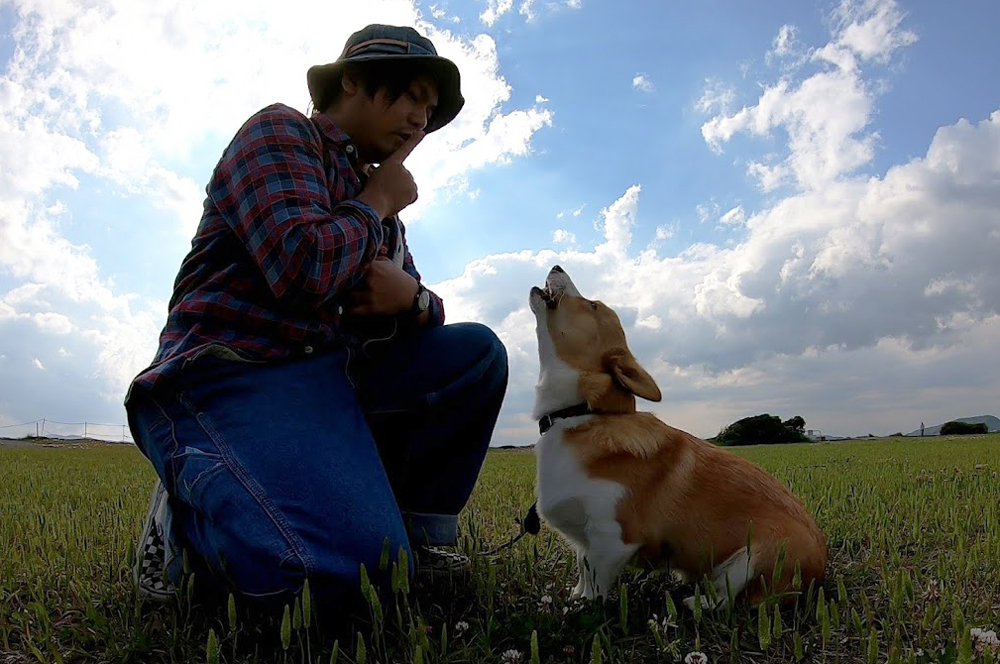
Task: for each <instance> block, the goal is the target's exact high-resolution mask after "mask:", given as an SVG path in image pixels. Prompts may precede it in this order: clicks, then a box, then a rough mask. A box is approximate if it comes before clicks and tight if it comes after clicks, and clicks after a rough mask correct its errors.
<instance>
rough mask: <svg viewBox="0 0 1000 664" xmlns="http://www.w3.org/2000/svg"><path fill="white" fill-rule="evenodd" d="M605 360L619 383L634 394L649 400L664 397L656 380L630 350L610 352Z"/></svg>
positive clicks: (657, 399)
mask: <svg viewBox="0 0 1000 664" xmlns="http://www.w3.org/2000/svg"><path fill="white" fill-rule="evenodd" d="M605 361H606V363H607V364H608V365H609V366H608V368H609V369H610V371H611V374H612V375H613V376H614V377H615V380H616V381H617V382H618V384H619V385H621V386H622V387H624V388H625V389H626V390H628V391H629V392H631V393H632V394H634V395H636V396H637V397H642V398H643V399H648V400H649V401H659V400H660V399H662V398H663V397H662V395H661V394H660V388H659V387H657V385H656V381H655V380H653V377H652V376H650V375H649V374H648V373H647V372H646V370H645V369H643V368H642V367H641V366H639V363H638V362H636V359H635V358H634V357H633V356H632V353H630V352H629V351H628V350H624V349H623V350H618V351H615V352H613V353H610V354H609V355H608V357H607V358H606V360H605Z"/></svg>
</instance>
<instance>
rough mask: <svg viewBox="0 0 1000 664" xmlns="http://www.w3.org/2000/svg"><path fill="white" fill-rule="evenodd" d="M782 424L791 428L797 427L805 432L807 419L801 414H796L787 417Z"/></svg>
mask: <svg viewBox="0 0 1000 664" xmlns="http://www.w3.org/2000/svg"><path fill="white" fill-rule="evenodd" d="M782 424H784V425H785V426H786V427H789V428H790V429H795V430H796V431H798V432H799V433H803V432H804V431H805V430H806V421H805V420H804V419H802V416H801V415H796V416H795V417H793V418H790V419H787V420H785V421H784V422H783V423H782Z"/></svg>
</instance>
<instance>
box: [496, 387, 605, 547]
mask: <svg viewBox="0 0 1000 664" xmlns="http://www.w3.org/2000/svg"><path fill="white" fill-rule="evenodd" d="M593 412H594V411H592V410H591V409H590V406H588V405H587V404H586V403H579V404H576V405H575V406H570V407H568V408H561V409H559V410H556V411H553V412H551V413H549V414H547V415H545V416H543V417H542V418H541V419H540V420H539V421H538V433H539V434H540V435H544V434H545V432H546V431H548V430H549V429H551V428H552V425H553V424H555V421H556V420H558V419H563V418H566V417H576V416H578V415H588V414H590V413H593ZM541 529H542V522H541V520H540V519H539V518H538V501H535V502H534V503H532V504H531V507H529V508H528V513H527V514H525V515H524V518H523V519H522V520H521V532H519V533H518V534H517V535H515V536H514V537H513V538H512V539H511V540H510V541H509V542H507V543H505V544H501V545H500V546H498V547H496V548H495V549H492V550H490V551H487V552H486V553H484V554H482V555H484V556H495V555H496V554H497V553H499V552H501V551H503V550H504V549H508V548H510V547H512V546H514V544H516V543H517V541H518V540H520V539H521V538H522V537H524V536H525V535H527V534H529V533H530V534H532V535H537V534H538V533H539V531H541Z"/></svg>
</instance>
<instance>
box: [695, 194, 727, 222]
mask: <svg viewBox="0 0 1000 664" xmlns="http://www.w3.org/2000/svg"><path fill="white" fill-rule="evenodd" d="M694 209H695V212H696V213H697V214H698V221H700V222H701V223H705V222H706V221H708V220H709V219H711V218H712V217H714V216H715V215H717V214H719V213H720V212H722V207H721V206H720V205H719V204H718V203H717V202H715V200H714V199H713V200H711V201H708V202H707V203H699V204H698V205H696V206H695V208H694Z"/></svg>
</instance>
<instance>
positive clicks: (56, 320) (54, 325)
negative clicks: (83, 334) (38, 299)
mask: <svg viewBox="0 0 1000 664" xmlns="http://www.w3.org/2000/svg"><path fill="white" fill-rule="evenodd" d="M32 319H34V321H35V325H37V326H38V327H39V328H40V329H41V330H42V332H46V333H48V334H69V333H71V332H72V331H73V330H74V329H75V326H74V325H73V323H72V322H70V320H69V318H68V317H66V316H65V315H63V314H58V313H56V312H54V311H47V312H44V313H38V314H34V315H33V316H32Z"/></svg>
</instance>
